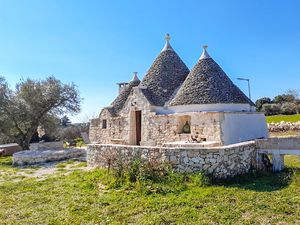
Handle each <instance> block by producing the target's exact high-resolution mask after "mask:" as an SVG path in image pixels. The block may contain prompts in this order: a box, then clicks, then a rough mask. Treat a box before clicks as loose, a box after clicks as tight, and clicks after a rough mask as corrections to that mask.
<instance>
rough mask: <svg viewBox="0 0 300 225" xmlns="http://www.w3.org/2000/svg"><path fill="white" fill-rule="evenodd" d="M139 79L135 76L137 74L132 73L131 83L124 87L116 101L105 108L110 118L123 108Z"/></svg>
mask: <svg viewBox="0 0 300 225" xmlns="http://www.w3.org/2000/svg"><path fill="white" fill-rule="evenodd" d="M140 82H141V81H140V79H139V78H138V76H137V72H134V73H133V78H132V79H131V81H130V82H129V83H128V84H127V85H126V86H125V87H124V89H123V90H122V91H121V92H120V94H119V95H118V96H117V97H116V99H115V100H114V101H113V102H112V103H111V105H110V106H109V107H106V109H108V111H109V112H110V113H111V114H112V116H116V115H117V114H118V113H119V112H120V111H121V110H122V109H123V107H124V104H125V102H126V100H127V98H128V96H129V95H130V93H131V90H132V88H134V87H136V86H138V85H139V84H140Z"/></svg>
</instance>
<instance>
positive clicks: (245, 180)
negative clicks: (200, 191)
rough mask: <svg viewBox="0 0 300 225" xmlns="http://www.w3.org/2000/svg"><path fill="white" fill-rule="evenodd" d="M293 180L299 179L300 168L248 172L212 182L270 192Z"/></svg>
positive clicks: (284, 186)
mask: <svg viewBox="0 0 300 225" xmlns="http://www.w3.org/2000/svg"><path fill="white" fill-rule="evenodd" d="M293 180H300V168H286V169H284V171H282V172H280V173H272V172H250V173H248V174H245V175H239V176H236V177H234V178H231V179H227V180H214V181H212V183H213V185H222V186H224V187H237V188H243V189H247V190H253V191H257V192H272V191H277V190H281V189H283V188H286V187H287V186H289V184H290V183H291V182H292V181H293Z"/></svg>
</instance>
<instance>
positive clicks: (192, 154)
mask: <svg viewBox="0 0 300 225" xmlns="http://www.w3.org/2000/svg"><path fill="white" fill-rule="evenodd" d="M109 154H113V155H118V156H119V157H121V158H122V160H125V161H127V162H128V161H132V160H133V159H136V158H140V159H141V160H144V161H146V160H156V161H161V162H165V163H169V164H171V165H172V166H173V168H174V169H175V170H176V171H178V172H196V171H202V170H203V171H206V172H207V173H209V174H212V175H213V176H214V177H217V178H227V177H232V176H235V175H237V174H243V173H247V172H248V171H249V169H250V167H251V165H252V164H253V160H254V159H255V142H254V141H250V142H243V143H239V144H233V145H228V146H222V147H210V148H198V147H196V148H193V147H189V148H188V147H186V148H183V147H143V146H128V145H104V144H91V145H88V148H87V162H88V166H91V167H107V166H108V161H107V155H109Z"/></svg>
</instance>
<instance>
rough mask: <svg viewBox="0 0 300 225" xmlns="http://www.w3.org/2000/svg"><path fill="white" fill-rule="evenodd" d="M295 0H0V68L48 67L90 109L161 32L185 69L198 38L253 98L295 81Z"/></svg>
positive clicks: (142, 66)
mask: <svg viewBox="0 0 300 225" xmlns="http://www.w3.org/2000/svg"><path fill="white" fill-rule="evenodd" d="M299 10H300V1H296V0H295V1H292V0H291V1H282V0H281V1H276V0H273V1H267V0H264V1H262V0H257V1H254V0H251V1H250V0H249V1H240V0H239V1H230V0H227V1H223V0H219V1H211V0H210V1H196V0H195V1H188V0H185V1H179V0H178V1H175V0H172V1H167V0H157V1H153V0H152V1H150V0H149V1H144V0H139V1H137V0H136V1H130V0H128V1H121V0H120V1H88V0H85V1H83V0H82V1H79V0H78V1H67V0H49V1H46V0H36V1H34V0H27V1H24V0H20V1H15V0H0V31H1V35H0V74H1V75H3V76H5V77H6V79H7V80H8V81H9V83H10V84H11V85H12V86H13V85H14V84H15V83H16V82H17V81H19V80H20V78H21V77H23V78H27V77H31V78H37V79H38V78H41V79H42V78H45V77H47V76H49V75H55V76H56V77H57V78H59V79H60V80H62V81H63V82H65V83H69V82H74V83H75V84H77V85H78V87H79V90H80V92H81V96H82V97H83V98H84V103H83V105H82V113H81V114H80V115H78V116H77V117H73V118H72V120H73V121H83V120H87V119H88V118H90V117H93V116H97V115H98V113H99V111H100V109H101V108H102V107H104V106H106V105H109V104H110V103H111V101H113V99H114V98H115V97H116V95H117V91H118V90H117V86H116V83H117V82H121V81H128V80H130V79H131V77H132V72H133V71H138V72H139V77H140V78H142V77H143V76H144V74H145V73H146V71H147V70H148V68H149V67H150V65H151V64H152V62H153V60H154V59H155V57H156V56H157V55H158V54H159V52H160V50H161V49H162V47H163V45H164V35H165V33H167V32H168V33H170V34H171V37H172V39H171V44H172V46H173V48H174V49H175V50H176V51H177V53H178V54H179V56H180V57H181V58H182V59H183V61H184V62H185V63H186V65H187V66H188V67H189V68H190V69H191V68H192V67H193V66H194V64H195V63H196V62H197V60H198V58H199V56H200V54H201V51H202V48H201V46H202V45H203V44H207V45H209V48H208V51H209V53H210V55H211V56H212V57H213V58H214V59H215V60H216V61H217V63H219V65H220V66H221V67H222V68H223V69H224V71H225V72H226V73H227V74H228V75H229V77H230V78H231V79H232V80H233V81H234V82H235V83H236V84H237V85H238V86H239V87H240V88H241V89H242V90H243V91H244V92H245V93H247V85H246V83H245V82H241V81H238V80H236V78H237V77H247V78H250V79H251V85H252V96H253V100H256V99H257V98H259V97H263V96H269V97H273V96H275V95H277V94H279V93H283V92H285V91H286V90H287V89H298V88H300V13H299Z"/></svg>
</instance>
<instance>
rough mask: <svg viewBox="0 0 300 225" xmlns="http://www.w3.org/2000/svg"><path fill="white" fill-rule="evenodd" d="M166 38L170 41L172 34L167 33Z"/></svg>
mask: <svg viewBox="0 0 300 225" xmlns="http://www.w3.org/2000/svg"><path fill="white" fill-rule="evenodd" d="M165 39H166V41H170V40H171V36H170V34H168V33H166V36H165Z"/></svg>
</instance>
